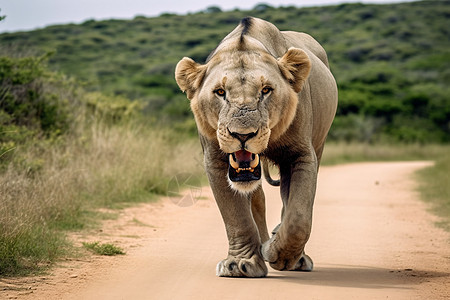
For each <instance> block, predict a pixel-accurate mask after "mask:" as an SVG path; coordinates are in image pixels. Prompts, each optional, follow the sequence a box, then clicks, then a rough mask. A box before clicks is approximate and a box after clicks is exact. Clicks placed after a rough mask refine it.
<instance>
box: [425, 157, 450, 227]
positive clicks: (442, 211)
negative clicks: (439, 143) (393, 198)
mask: <svg viewBox="0 0 450 300" xmlns="http://www.w3.org/2000/svg"><path fill="white" fill-rule="evenodd" d="M417 177H418V180H419V181H420V183H421V184H420V186H419V191H420V193H421V196H422V199H424V200H425V201H426V202H428V203H430V205H431V211H432V212H433V213H435V214H436V215H438V216H439V217H441V219H440V221H439V222H438V225H439V226H441V227H442V228H444V229H445V230H447V231H450V151H448V152H447V153H446V154H445V155H443V156H441V157H439V158H437V160H436V161H435V164H434V165H433V166H431V167H428V168H425V169H422V170H419V171H418V172H417Z"/></svg>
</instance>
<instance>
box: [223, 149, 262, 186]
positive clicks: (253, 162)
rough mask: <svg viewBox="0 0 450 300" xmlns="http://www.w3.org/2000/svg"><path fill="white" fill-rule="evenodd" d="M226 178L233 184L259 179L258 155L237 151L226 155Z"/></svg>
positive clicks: (259, 164)
mask: <svg viewBox="0 0 450 300" xmlns="http://www.w3.org/2000/svg"><path fill="white" fill-rule="evenodd" d="M228 160H229V167H228V177H229V178H230V180H231V181H233V182H239V181H252V180H259V179H261V163H260V159H259V155H258V154H255V153H251V152H249V151H246V150H239V151H236V152H234V153H230V154H229V155H228Z"/></svg>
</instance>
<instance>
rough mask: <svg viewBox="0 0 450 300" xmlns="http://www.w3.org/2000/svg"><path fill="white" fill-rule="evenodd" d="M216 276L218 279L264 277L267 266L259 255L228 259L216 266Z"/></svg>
mask: <svg viewBox="0 0 450 300" xmlns="http://www.w3.org/2000/svg"><path fill="white" fill-rule="evenodd" d="M216 274H217V276H220V277H265V276H266V275H267V266H266V263H265V262H264V260H263V259H262V258H261V257H260V256H259V255H253V256H252V257H251V258H239V257H228V258H227V259H224V260H222V261H221V262H219V263H218V264H217V269H216Z"/></svg>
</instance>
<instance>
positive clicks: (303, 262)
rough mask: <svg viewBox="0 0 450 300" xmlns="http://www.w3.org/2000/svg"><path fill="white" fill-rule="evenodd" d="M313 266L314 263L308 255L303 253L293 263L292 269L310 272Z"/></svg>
mask: <svg viewBox="0 0 450 300" xmlns="http://www.w3.org/2000/svg"><path fill="white" fill-rule="evenodd" d="M313 268H314V263H313V261H312V259H311V257H309V255H306V254H305V253H303V255H302V257H301V258H300V259H299V261H298V262H297V263H296V264H295V266H294V269H293V271H303V272H311V271H312V270H313Z"/></svg>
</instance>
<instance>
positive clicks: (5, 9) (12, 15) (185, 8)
mask: <svg viewBox="0 0 450 300" xmlns="http://www.w3.org/2000/svg"><path fill="white" fill-rule="evenodd" d="M348 2H362V3H394V2H407V1H405V0H360V1H358V0H297V1H295V0H267V1H264V0H262V1H261V0H227V1H223V0H222V1H218V0H215V1H211V0H126V1H112V0H0V15H6V19H5V20H3V21H1V22H0V32H6V31H9V32H12V31H19V30H32V29H36V28H42V27H45V26H48V25H54V24H65V23H81V22H83V21H85V20H89V19H95V20H104V19H131V18H133V17H134V16H136V15H143V16H158V15H160V14H161V13H165V12H171V13H177V14H186V13H188V12H198V11H200V10H203V9H205V8H207V7H209V6H218V7H220V8H221V9H222V10H231V9H234V8H239V9H241V10H245V9H250V8H252V7H254V6H255V5H256V4H258V3H265V4H269V5H271V6H274V7H278V6H288V5H294V6H297V7H303V6H318V5H332V4H339V3H348Z"/></svg>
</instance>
